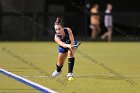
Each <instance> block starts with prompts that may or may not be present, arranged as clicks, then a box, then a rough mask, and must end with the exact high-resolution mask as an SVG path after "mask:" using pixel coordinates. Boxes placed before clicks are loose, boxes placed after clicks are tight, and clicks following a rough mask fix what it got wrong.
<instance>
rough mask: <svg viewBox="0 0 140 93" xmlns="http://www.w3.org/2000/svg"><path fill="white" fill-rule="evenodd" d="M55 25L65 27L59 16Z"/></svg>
mask: <svg viewBox="0 0 140 93" xmlns="http://www.w3.org/2000/svg"><path fill="white" fill-rule="evenodd" d="M54 25H61V26H62V27H63V21H62V18H61V17H57V19H56V21H55V24H54Z"/></svg>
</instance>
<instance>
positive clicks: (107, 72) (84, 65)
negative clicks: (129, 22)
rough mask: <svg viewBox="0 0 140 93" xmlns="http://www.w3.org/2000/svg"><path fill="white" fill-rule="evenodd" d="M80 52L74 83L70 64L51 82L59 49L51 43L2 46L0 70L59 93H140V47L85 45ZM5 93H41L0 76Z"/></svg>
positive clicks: (85, 43) (20, 43) (102, 44)
mask: <svg viewBox="0 0 140 93" xmlns="http://www.w3.org/2000/svg"><path fill="white" fill-rule="evenodd" d="M8 51H10V53H12V54H15V55H17V56H18V57H20V59H18V58H16V57H14V56H12V55H11V54H9V52H8ZM78 51H80V52H82V54H79V52H77V53H76V54H75V57H76V64H75V68H74V72H75V76H76V77H75V78H74V80H73V81H72V82H69V81H68V80H67V78H66V74H67V60H66V63H65V65H64V67H63V72H62V74H61V75H60V76H58V77H57V78H50V75H51V73H52V72H53V71H54V69H55V64H56V62H57V45H56V44H55V43H52V42H1V43H0V67H1V68H3V69H6V70H8V71H10V72H12V73H15V74H17V75H20V76H24V77H25V78H27V79H29V80H31V81H34V82H36V83H39V84H41V85H43V86H45V87H48V88H50V89H52V90H55V91H57V92H60V93H140V43H129V42H122V43H116V42H112V43H106V42H104V43H102V42H100V43H99V42H97V43H95V42H94V43H93V42H82V44H81V46H80V47H79V49H78ZM87 56H88V58H89V56H90V57H92V59H91V58H90V59H87ZM21 58H22V59H24V61H23V60H21ZM93 59H94V60H96V62H95V61H93ZM101 64H103V65H104V66H103V65H101ZM113 71H114V72H116V73H117V74H119V75H120V76H119V77H118V76H116V74H113V73H112V72H113ZM14 82H15V83H14ZM134 84H135V85H134ZM6 89H9V90H8V92H12V93H27V92H28V93H29V92H30V93H39V91H37V90H35V89H33V88H31V87H29V86H26V85H24V84H22V83H20V82H17V81H15V80H13V79H11V78H9V77H7V76H4V75H3V74H0V92H3V93H4V92H7V90H6Z"/></svg>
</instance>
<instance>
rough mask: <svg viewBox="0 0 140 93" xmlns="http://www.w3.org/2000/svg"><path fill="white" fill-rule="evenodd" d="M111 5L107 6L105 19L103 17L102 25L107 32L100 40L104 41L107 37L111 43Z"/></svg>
mask: <svg viewBox="0 0 140 93" xmlns="http://www.w3.org/2000/svg"><path fill="white" fill-rule="evenodd" d="M112 8H113V7H112V4H107V9H106V11H105V14H106V15H105V17H104V24H105V27H106V29H107V32H105V33H104V34H103V35H102V36H101V39H105V38H106V37H107V39H108V41H111V39H112V26H113V18H112V15H111V12H112Z"/></svg>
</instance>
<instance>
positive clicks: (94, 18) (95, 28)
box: [90, 4, 100, 40]
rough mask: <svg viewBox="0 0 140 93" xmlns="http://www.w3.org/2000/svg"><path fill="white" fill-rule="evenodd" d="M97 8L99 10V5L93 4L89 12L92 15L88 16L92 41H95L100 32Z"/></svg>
mask: <svg viewBox="0 0 140 93" xmlns="http://www.w3.org/2000/svg"><path fill="white" fill-rule="evenodd" d="M98 8H99V5H98V4H95V5H94V6H93V7H92V8H91V10H90V11H91V13H92V15H91V16H90V28H91V30H92V32H91V39H92V40H95V39H96V36H97V35H98V34H99V32H100V15H99V11H98Z"/></svg>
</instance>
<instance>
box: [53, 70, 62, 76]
mask: <svg viewBox="0 0 140 93" xmlns="http://www.w3.org/2000/svg"><path fill="white" fill-rule="evenodd" d="M59 74H61V71H60V72H57V71H56V70H55V71H54V72H53V73H52V77H56V76H58V75H59Z"/></svg>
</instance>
